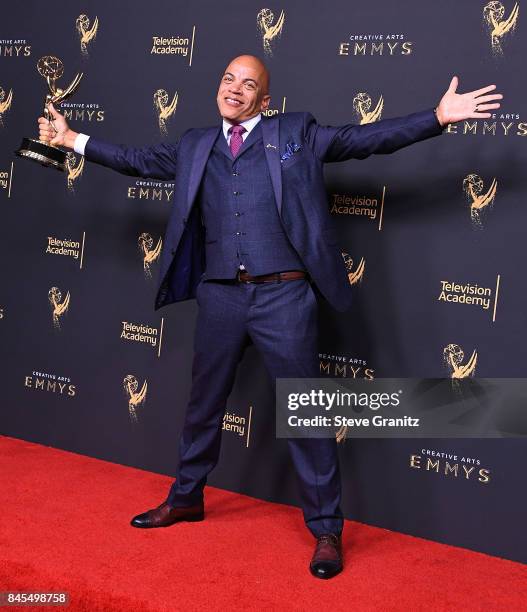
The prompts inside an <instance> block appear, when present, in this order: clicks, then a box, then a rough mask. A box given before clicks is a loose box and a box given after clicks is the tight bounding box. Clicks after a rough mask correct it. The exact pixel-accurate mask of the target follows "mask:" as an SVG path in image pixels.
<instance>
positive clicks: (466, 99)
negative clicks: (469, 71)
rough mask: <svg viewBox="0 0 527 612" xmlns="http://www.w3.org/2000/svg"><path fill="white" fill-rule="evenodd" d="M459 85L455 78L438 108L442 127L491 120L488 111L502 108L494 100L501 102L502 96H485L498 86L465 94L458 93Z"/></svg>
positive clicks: (489, 86)
mask: <svg viewBox="0 0 527 612" xmlns="http://www.w3.org/2000/svg"><path fill="white" fill-rule="evenodd" d="M458 85H459V80H458V78H457V76H455V77H453V78H452V81H451V82H450V86H449V88H448V90H447V92H446V93H445V95H444V96H443V97H442V98H441V102H439V105H438V107H437V111H436V112H437V119H438V121H439V123H440V124H441V125H442V126H446V125H447V124H448V123H455V122H456V121H463V120H464V119H489V118H490V117H491V113H489V112H487V111H490V110H495V109H496V108H499V107H500V105H499V103H498V102H494V100H501V99H502V98H503V96H502V95H501V94H497V93H495V94H490V95H485V94H489V92H490V91H494V90H495V89H496V85H488V86H487V87H483V88H482V89H476V90H475V91H469V92H468V93H465V94H458V93H456V90H457V87H458Z"/></svg>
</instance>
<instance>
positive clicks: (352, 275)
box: [342, 252, 366, 285]
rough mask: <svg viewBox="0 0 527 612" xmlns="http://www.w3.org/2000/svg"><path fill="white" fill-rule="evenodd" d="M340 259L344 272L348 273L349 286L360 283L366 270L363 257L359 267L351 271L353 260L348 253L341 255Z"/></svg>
mask: <svg viewBox="0 0 527 612" xmlns="http://www.w3.org/2000/svg"><path fill="white" fill-rule="evenodd" d="M342 259H344V265H345V266H346V272H347V273H348V279H349V282H350V285H356V284H357V283H360V282H361V281H362V279H363V277H364V270H365V269H366V261H365V260H364V257H361V260H360V261H359V265H358V266H357V267H356V268H355V270H354V269H353V259H352V258H351V255H349V253H345V252H343V253H342Z"/></svg>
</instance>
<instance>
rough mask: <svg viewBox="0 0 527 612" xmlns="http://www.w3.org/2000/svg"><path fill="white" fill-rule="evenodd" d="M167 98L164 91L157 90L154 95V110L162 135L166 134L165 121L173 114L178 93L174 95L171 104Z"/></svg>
mask: <svg viewBox="0 0 527 612" xmlns="http://www.w3.org/2000/svg"><path fill="white" fill-rule="evenodd" d="M168 100H169V96H168V93H167V91H166V90H165V89H158V90H157V91H156V92H155V93H154V108H155V110H156V112H157V116H158V122H159V131H160V132H161V134H162V135H166V134H168V129H167V121H168V120H169V119H170V117H171V116H172V115H173V114H174V112H175V111H176V108H177V101H178V93H177V91H176V93H175V94H174V97H173V98H172V102H171V103H170V104H169V103H168Z"/></svg>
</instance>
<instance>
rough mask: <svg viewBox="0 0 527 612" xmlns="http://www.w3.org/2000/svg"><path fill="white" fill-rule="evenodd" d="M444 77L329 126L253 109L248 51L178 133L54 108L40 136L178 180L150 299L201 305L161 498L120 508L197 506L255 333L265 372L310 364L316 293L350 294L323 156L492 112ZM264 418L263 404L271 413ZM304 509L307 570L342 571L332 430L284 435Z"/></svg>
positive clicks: (335, 298) (360, 151) (295, 373)
mask: <svg viewBox="0 0 527 612" xmlns="http://www.w3.org/2000/svg"><path fill="white" fill-rule="evenodd" d="M456 89H457V78H456V77H454V78H453V79H452V82H451V84H450V87H449V89H448V91H447V92H446V93H445V95H444V96H443V98H442V99H441V101H440V103H439V105H438V106H437V107H436V108H435V109H433V108H430V109H428V110H424V111H421V112H418V113H413V114H411V115H408V116H405V117H401V118H397V119H387V120H383V121H378V122H376V123H372V124H368V125H360V126H359V125H352V124H349V125H344V126H341V127H327V126H321V125H319V124H318V123H317V122H316V121H315V119H314V118H313V116H312V115H310V114H309V113H284V114H282V115H280V116H276V115H275V116H273V117H271V118H264V117H262V112H263V111H265V110H266V109H267V108H268V106H269V101H270V95H269V74H268V71H267V69H266V67H265V66H264V64H263V63H262V62H261V61H260V60H259V59H258V58H256V57H253V56H251V55H242V56H240V57H237V58H235V59H234V60H232V62H231V63H230V64H229V65H228V66H227V69H226V70H225V73H224V74H223V75H222V77H221V81H220V85H219V88H218V95H217V103H218V110H219V113H220V115H221V117H222V123H221V125H219V126H214V127H210V128H204V129H190V130H188V131H187V132H185V133H184V134H183V136H182V137H181V139H180V140H179V142H178V143H176V144H161V145H158V146H154V147H146V148H142V149H137V148H129V147H124V146H116V145H112V144H109V143H105V142H102V141H98V140H95V139H94V138H90V137H88V136H86V135H84V134H77V133H76V132H74V131H73V130H71V129H70V128H69V126H68V124H67V123H66V121H65V120H64V118H63V117H62V116H61V115H60V114H59V113H58V112H57V111H56V110H55V109H54V108H53V107H51V109H50V110H51V113H52V116H53V121H52V124H53V125H51V124H50V123H49V122H48V121H46V120H45V119H44V118H42V117H41V118H40V119H39V127H40V138H41V140H43V141H47V142H51V144H53V145H62V146H65V147H68V148H73V149H74V150H75V151H76V152H77V153H80V154H82V155H85V156H86V159H87V160H89V161H91V162H95V163H99V164H102V165H104V166H107V167H109V168H112V169H114V170H117V171H118V172H121V173H123V174H127V175H131V176H140V177H144V178H155V179H161V180H175V189H174V203H173V207H172V212H171V216H170V220H169V222H168V226H167V230H166V234H165V239H164V249H163V253H162V257H161V265H160V278H159V290H158V292H157V296H156V303H155V307H156V309H157V308H160V307H162V306H166V305H167V304H171V303H173V302H178V301H182V300H187V299H191V298H194V297H195V298H196V300H197V302H198V306H199V310H198V318H197V324H196V331H195V340H194V359H193V364H192V389H191V394H190V400H189V403H188V406H187V411H186V415H185V422H184V425H183V431H182V434H181V437H180V441H179V463H178V467H177V471H176V479H175V481H174V483H173V485H172V487H171V489H170V491H169V494H168V497H167V499H166V500H165V501H164V502H163V503H162V504H160V505H159V506H157V507H156V508H154V509H152V510H148V511H147V512H145V513H143V514H139V515H138V516H136V517H134V518H133V519H132V521H131V524H132V526H134V527H139V528H153V527H167V526H169V525H173V524H174V523H177V522H180V521H201V520H203V518H204V505H203V489H204V486H205V483H206V480H207V475H208V474H209V472H210V471H211V470H212V469H213V468H214V466H215V465H216V463H217V460H218V455H219V451H220V441H221V429H222V420H223V415H224V412H225V406H226V401H227V398H228V396H229V393H230V391H231V389H232V385H233V382H234V377H235V373H236V369H237V364H238V362H239V361H240V360H241V358H242V355H243V352H244V348H245V347H246V345H247V344H248V343H250V342H252V343H253V344H254V345H255V347H256V349H257V350H258V351H259V352H260V354H261V356H262V358H263V361H264V363H265V366H266V369H267V371H268V373H269V375H270V377H271V379H272V380H273V382H274V381H275V380H276V378H278V377H283V378H304V377H313V378H315V377H317V376H319V365H318V347H317V301H318V300H319V299H326V300H327V301H328V302H329V303H330V304H332V305H333V306H334V307H335V308H336V309H337V310H339V311H344V310H347V309H348V308H349V307H350V306H351V299H352V296H351V287H350V284H349V281H348V277H347V273H346V269H345V266H344V263H343V260H342V256H341V251H340V248H339V247H338V244H337V236H336V234H335V228H334V227H333V219H332V218H331V217H330V214H329V211H328V206H327V198H326V191H325V187H324V181H323V166H324V164H325V163H328V162H337V161H344V160H347V159H352V158H358V159H363V158H365V157H368V156H369V155H372V154H385V153H392V152H394V151H396V150H398V149H400V148H402V147H405V146H408V145H410V144H412V143H414V142H418V141H420V140H425V139H427V138H431V137H434V136H438V135H439V134H441V132H442V128H443V126H444V125H446V124H447V123H453V122H455V121H460V120H463V119H466V118H469V117H473V118H487V117H490V113H488V111H489V110H493V109H496V108H498V107H499V104H498V103H496V102H495V100H497V99H499V98H501V97H502V96H501V95H499V94H489V92H491V91H492V90H493V89H495V86H494V85H491V86H489V87H485V88H483V89H480V90H478V91H474V92H470V93H467V94H463V95H460V94H457V93H456ZM270 418H271V416H270ZM288 446H289V450H290V454H291V458H292V461H293V465H294V468H295V471H296V473H297V476H298V482H299V488H300V494H301V504H302V510H303V514H304V520H305V522H306V525H307V527H308V529H309V530H310V531H311V533H312V534H313V535H314V536H315V538H316V544H315V550H314V553H313V556H312V558H311V562H310V566H309V567H310V571H311V573H312V574H313V575H314V576H316V577H318V578H331V577H333V576H335V575H336V574H337V573H339V572H340V571H341V570H342V563H343V560H342V549H341V532H342V526H343V516H342V511H341V508H340V497H341V495H340V476H339V465H338V458H337V447H336V441H335V438H334V437H332V438H328V439H291V440H288Z"/></svg>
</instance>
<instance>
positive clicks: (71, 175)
mask: <svg viewBox="0 0 527 612" xmlns="http://www.w3.org/2000/svg"><path fill="white" fill-rule="evenodd" d="M66 170H67V171H68V173H67V175H66V180H67V181H68V189H69V190H70V191H75V189H74V186H73V184H74V182H75V181H76V180H77V179H78V178H79V177H80V175H81V174H82V171H83V170H84V156H81V158H80V161H79V163H78V164H77V158H76V157H75V153H73V152H72V151H70V152H69V153H68V154H67V155H66Z"/></svg>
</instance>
